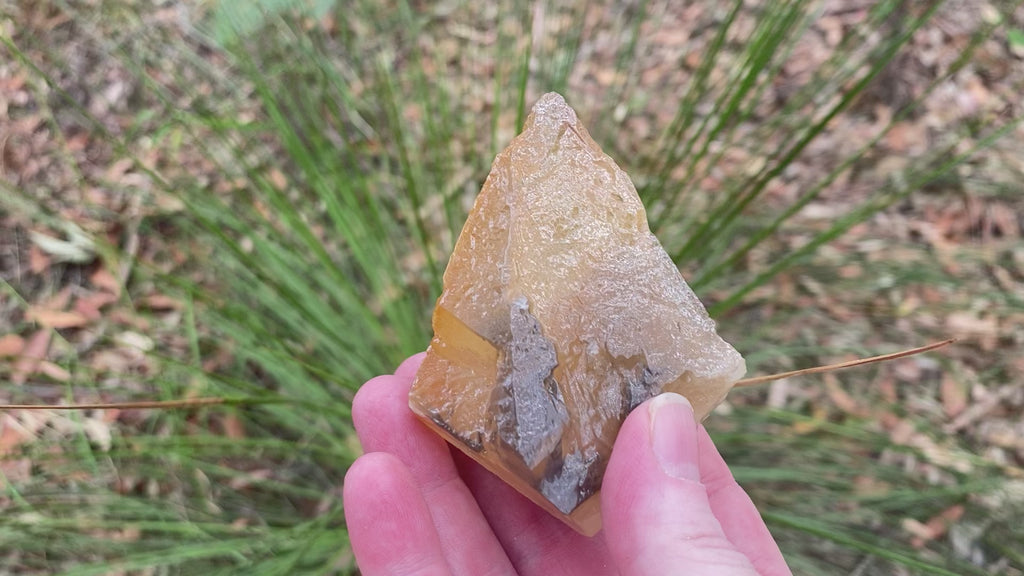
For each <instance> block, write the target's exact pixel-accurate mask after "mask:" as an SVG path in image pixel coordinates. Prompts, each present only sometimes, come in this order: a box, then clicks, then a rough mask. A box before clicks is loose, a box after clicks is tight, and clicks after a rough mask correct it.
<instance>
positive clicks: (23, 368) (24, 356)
mask: <svg viewBox="0 0 1024 576" xmlns="http://www.w3.org/2000/svg"><path fill="white" fill-rule="evenodd" d="M52 334H53V332H52V331H50V330H49V329H47V328H43V329H41V330H37V331H36V333H35V334H33V335H32V336H30V337H29V339H28V343H27V344H26V345H25V349H24V350H22V351H21V357H20V358H18V361H17V362H15V363H14V369H13V370H12V371H11V383H13V384H17V385H21V384H24V383H25V380H26V379H28V377H29V376H30V375H32V374H34V373H35V371H36V368H38V367H39V363H40V362H41V361H42V360H43V359H44V358H46V350H47V349H48V348H49V347H50V338H51V336H52Z"/></svg>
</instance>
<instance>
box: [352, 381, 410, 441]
mask: <svg viewBox="0 0 1024 576" xmlns="http://www.w3.org/2000/svg"><path fill="white" fill-rule="evenodd" d="M410 385H411V382H410V381H409V380H407V379H405V378H401V377H399V376H394V375H390V374H388V375H385V376H377V377H375V378H371V379H369V380H367V381H366V383H365V384H363V385H362V386H360V387H359V390H358V391H356V395H355V398H353V399H352V424H353V425H354V426H355V429H356V432H360V431H361V430H365V429H366V428H367V426H368V425H369V424H372V423H374V422H376V421H378V420H380V418H381V417H382V415H383V414H386V413H387V412H388V411H389V407H390V406H391V405H392V404H394V403H395V400H396V397H401V398H405V397H407V396H408V395H409V386H410Z"/></svg>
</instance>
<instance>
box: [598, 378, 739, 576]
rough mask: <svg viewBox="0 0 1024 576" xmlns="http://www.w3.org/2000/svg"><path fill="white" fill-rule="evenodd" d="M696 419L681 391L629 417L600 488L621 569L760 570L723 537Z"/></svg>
mask: <svg viewBox="0 0 1024 576" xmlns="http://www.w3.org/2000/svg"><path fill="white" fill-rule="evenodd" d="M697 428H698V427H697V422H696V420H694V417H693V410H692V408H691V407H690V404H689V402H687V401H686V399H685V398H683V397H682V396H679V395H678V394H662V395H661V396H658V397H656V398H654V399H653V400H648V401H647V402H645V403H644V404H642V405H641V406H640V407H638V408H637V409H635V410H633V412H632V413H631V414H630V415H629V416H628V417H627V418H626V421H625V422H624V423H623V425H622V429H621V430H620V431H619V435H618V438H617V439H616V441H615V447H614V448H613V450H612V456H611V459H610V460H609V462H608V469H607V471H606V472H605V477H604V483H603V484H602V491H601V509H602V515H603V517H604V531H605V537H606V540H607V542H608V547H609V549H610V551H611V554H612V556H613V557H614V558H615V560H616V563H617V565H618V566H619V569H620V570H621V572H622V574H623V575H624V576H648V575H650V576H653V575H672V574H723V575H755V574H757V572H756V571H755V570H754V566H753V565H752V564H751V562H750V559H748V558H747V557H746V556H745V555H744V554H743V553H741V552H740V551H739V550H737V549H736V547H735V546H733V544H732V542H730V541H729V539H728V538H727V537H726V535H725V532H724V531H723V529H722V526H721V525H720V524H719V522H718V519H717V518H715V515H714V513H713V511H712V509H711V503H710V502H709V500H708V495H707V492H706V491H705V488H704V485H703V484H701V482H700V468H699V456H698V450H699V447H698V446H699V442H698V434H697Z"/></svg>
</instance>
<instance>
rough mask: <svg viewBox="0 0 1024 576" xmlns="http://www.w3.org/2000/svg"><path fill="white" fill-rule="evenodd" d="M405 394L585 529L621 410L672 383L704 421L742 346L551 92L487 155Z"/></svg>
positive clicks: (434, 423)
mask: <svg viewBox="0 0 1024 576" xmlns="http://www.w3.org/2000/svg"><path fill="white" fill-rule="evenodd" d="M433 327H434V338H433V340H432V341H431V343H430V347H429V348H428V349H427V356H426V358H425V359H424V361H423V365H422V366H421V368H420V370H419V372H418V373H417V375H416V380H415V382H414V383H413V386H412V391H411V392H410V394H409V405H410V407H411V408H412V410H413V412H415V413H416V414H417V415H418V416H419V417H420V418H421V419H422V420H423V421H424V422H425V423H426V424H427V425H428V426H430V427H431V428H432V429H434V430H435V431H436V432H438V433H439V434H441V435H442V436H443V437H444V438H446V439H447V440H448V441H449V442H451V443H452V444H454V445H455V446H457V447H458V448H460V449H461V450H462V451H463V452H465V453H466V454H468V455H470V456H471V457H473V458H474V459H475V460H476V461H477V462H480V463H481V464H482V465H484V466H485V467H486V468H488V469H489V470H491V471H492V472H494V473H495V474H497V475H498V476H499V477H501V478H502V479H504V480H505V481H506V482H508V483H509V484H511V485H512V486H514V487H515V488H516V489H517V490H519V491H520V492H521V493H523V494H524V495H526V496H527V497H528V498H530V499H531V500H533V501H534V502H535V503H537V504H538V505H540V506H542V507H543V508H545V509H546V510H548V511H549V512H551V513H552V514H554V515H555V516H557V517H559V518H560V519H562V520H563V521H565V522H566V523H568V524H569V525H570V526H572V527H573V528H575V529H576V530H577V531H579V532H581V533H584V534H586V535H588V536H589V535H592V534H594V533H595V532H597V531H598V530H599V529H600V525H601V521H600V510H599V504H598V498H597V493H598V491H599V490H600V487H601V480H602V478H603V476H604V471H605V468H606V466H607V463H608V458H609V456H610V454H611V450H612V446H613V444H614V443H615V437H616V435H617V434H618V431H619V428H620V427H621V425H622V421H623V420H624V419H625V418H626V415H627V414H629V412H630V411H631V410H632V409H633V408H635V407H636V406H637V405H638V404H640V403H641V402H643V401H644V400H646V399H648V398H651V397H653V396H655V395H657V394H660V393H661V392H663V391H672V392H678V393H680V394H683V395H684V396H686V397H687V398H688V399H689V400H690V402H691V403H692V404H693V407H694V411H695V413H696V415H697V417H698V418H704V417H705V416H707V414H708V413H709V412H710V411H711V410H712V409H713V408H714V407H715V406H716V405H717V404H718V403H720V402H721V401H722V400H723V399H724V398H725V396H726V394H727V393H728V392H729V389H730V388H732V385H733V383H734V382H735V381H736V380H737V379H739V378H740V377H741V376H743V374H744V372H745V370H746V368H745V365H744V362H743V358H742V357H741V356H740V354H739V353H738V352H737V351H736V350H735V349H734V348H733V347H732V346H730V345H729V344H728V343H726V342H725V341H724V340H722V339H721V338H720V337H719V336H718V334H717V333H716V332H715V324H714V322H713V321H712V320H711V319H710V318H709V317H708V314H707V311H706V310H705V309H704V306H703V305H702V304H701V303H700V301H699V300H698V299H697V297H696V296H695V295H694V293H693V291H692V290H690V288H689V286H687V285H686V282H685V281H684V280H683V278H682V276H681V275H680V273H679V271H678V269H677V268H676V267H675V265H674V264H673V262H672V260H671V258H669V256H668V254H666V253H665V250H664V249H663V248H662V247H661V244H660V243H659V242H658V239H657V238H655V236H654V235H653V234H652V233H651V231H650V229H649V228H648V225H647V215H646V213H645V211H644V207H643V205H642V204H641V202H640V198H639V196H637V193H636V189H635V188H634V187H633V184H632V182H630V180H629V177H628V176H627V175H626V173H625V172H623V171H622V170H621V169H620V168H619V167H618V166H617V165H616V164H615V162H614V161H613V160H612V159H611V158H609V157H608V156H607V155H606V154H605V153H604V152H602V151H601V149H600V147H599V146H598V145H597V143H595V142H594V140H593V139H591V137H590V135H589V134H588V133H587V130H586V129H585V128H584V127H583V125H582V124H581V123H580V122H579V120H578V119H577V117H576V113H575V112H574V111H573V110H572V108H570V107H569V106H568V105H567V104H566V103H565V100H563V99H562V97H561V96H559V95H558V94H554V93H551V94H546V95H545V96H543V97H542V98H541V99H540V100H539V101H538V102H537V104H536V105H535V106H534V108H533V111H532V112H531V114H530V116H529V118H528V119H527V121H526V125H525V128H524V130H523V133H522V134H520V135H519V136H518V137H516V138H515V139H514V140H513V141H512V143H511V144H509V146H508V148H506V149H505V150H504V151H503V152H501V154H499V155H498V157H497V158H496V159H495V160H494V165H493V166H492V168H491V173H490V175H489V176H488V177H487V181H486V182H485V183H484V187H483V190H482V191H481V192H480V195H479V196H478V197H477V200H476V204H475V205H474V206H473V210H472V212H471V213H470V215H469V219H468V220H467V221H466V225H465V227H464V228H463V229H462V233H461V235H460V236H459V239H458V242H457V243H456V245H455V250H454V252H453V254H452V257H451V260H450V262H449V264H448V268H447V269H446V270H445V274H444V291H443V293H442V294H441V297H440V298H439V299H438V301H437V307H436V308H435V310H434V318H433Z"/></svg>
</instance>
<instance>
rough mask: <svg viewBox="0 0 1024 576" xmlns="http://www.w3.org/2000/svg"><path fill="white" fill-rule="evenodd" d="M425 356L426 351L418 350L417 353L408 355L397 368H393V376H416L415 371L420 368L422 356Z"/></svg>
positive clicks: (411, 377)
mask: <svg viewBox="0 0 1024 576" xmlns="http://www.w3.org/2000/svg"><path fill="white" fill-rule="evenodd" d="M426 356H427V353H426V352H420V353H419V354H413V355H412V356H409V357H408V358H406V359H405V360H404V361H403V362H402V363H401V364H400V365H399V366H398V369H397V370H395V376H399V377H401V378H408V379H409V380H412V379H413V378H414V377H415V376H416V371H417V370H419V369H420V364H423V358H425V357H426Z"/></svg>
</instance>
